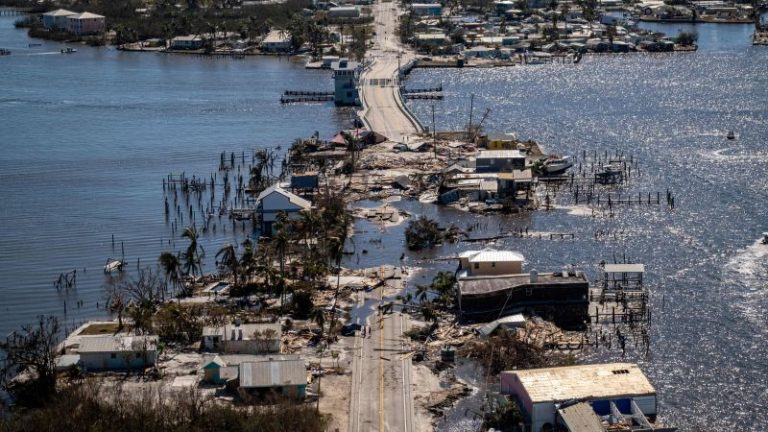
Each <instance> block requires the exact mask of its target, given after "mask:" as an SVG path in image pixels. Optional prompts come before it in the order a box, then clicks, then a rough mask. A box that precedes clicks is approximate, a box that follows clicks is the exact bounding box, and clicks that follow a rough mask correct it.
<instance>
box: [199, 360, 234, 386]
mask: <svg viewBox="0 0 768 432" xmlns="http://www.w3.org/2000/svg"><path fill="white" fill-rule="evenodd" d="M202 369H203V381H204V382H207V383H210V384H224V383H226V382H227V381H229V380H231V379H234V378H237V376H238V373H239V368H238V367H237V366H228V365H227V362H226V361H224V360H223V359H222V358H221V357H219V356H215V357H213V359H211V360H208V361H206V362H205V363H204V364H203V368H202Z"/></svg>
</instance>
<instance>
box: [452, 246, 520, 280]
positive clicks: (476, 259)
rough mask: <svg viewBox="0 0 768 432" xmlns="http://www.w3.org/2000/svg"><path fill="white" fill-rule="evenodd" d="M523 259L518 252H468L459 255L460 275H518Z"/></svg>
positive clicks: (486, 250)
mask: <svg viewBox="0 0 768 432" xmlns="http://www.w3.org/2000/svg"><path fill="white" fill-rule="evenodd" d="M524 262H525V257H524V256H523V254H521V253H520V252H513V251H501V250H493V249H483V250H470V251H466V252H463V253H462V254H461V255H459V265H460V270H461V273H459V274H460V276H461V275H464V276H494V275H504V274H520V273H522V272H523V263H524Z"/></svg>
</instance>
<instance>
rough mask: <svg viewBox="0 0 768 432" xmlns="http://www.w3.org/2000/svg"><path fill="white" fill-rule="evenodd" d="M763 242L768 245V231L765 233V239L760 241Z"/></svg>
mask: <svg viewBox="0 0 768 432" xmlns="http://www.w3.org/2000/svg"><path fill="white" fill-rule="evenodd" d="M760 243H761V244H764V245H768V232H764V233H763V239H762V240H761V241H760Z"/></svg>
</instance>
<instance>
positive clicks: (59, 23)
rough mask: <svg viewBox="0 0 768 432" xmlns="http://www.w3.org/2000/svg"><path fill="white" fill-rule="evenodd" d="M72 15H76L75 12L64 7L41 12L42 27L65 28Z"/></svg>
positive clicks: (48, 28)
mask: <svg viewBox="0 0 768 432" xmlns="http://www.w3.org/2000/svg"><path fill="white" fill-rule="evenodd" d="M73 15H77V12H72V11H70V10H66V9H56V10H54V11H50V12H46V13H44V14H43V27H44V28H46V29H47V30H67V28H68V25H69V20H68V19H69V17H71V16H73Z"/></svg>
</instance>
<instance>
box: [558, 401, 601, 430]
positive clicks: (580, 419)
mask: <svg viewBox="0 0 768 432" xmlns="http://www.w3.org/2000/svg"><path fill="white" fill-rule="evenodd" d="M557 412H558V414H560V417H561V418H562V419H563V422H564V423H565V425H566V426H567V427H568V430H569V431H570V432H603V431H605V429H604V428H603V424H602V422H601V421H600V418H599V417H598V416H597V414H595V411H594V410H593V409H592V406H590V405H589V404H588V403H586V402H579V403H577V404H574V405H571V406H568V407H565V408H560V409H559V410H557Z"/></svg>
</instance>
